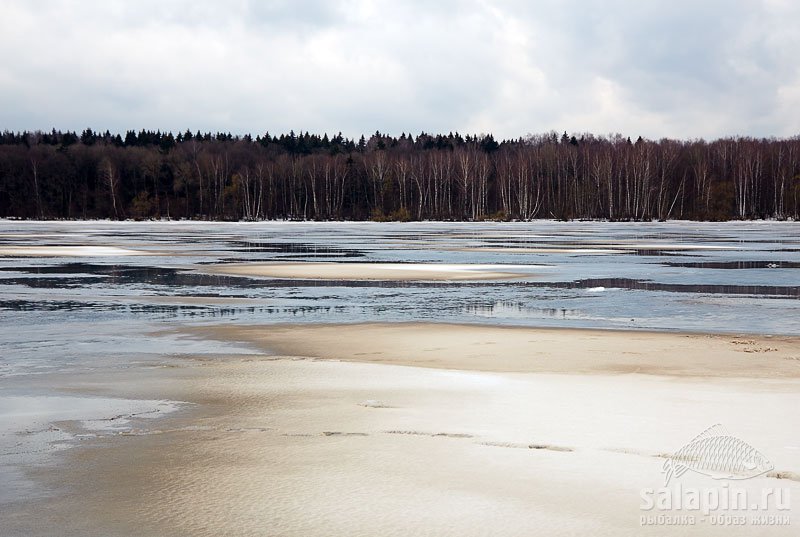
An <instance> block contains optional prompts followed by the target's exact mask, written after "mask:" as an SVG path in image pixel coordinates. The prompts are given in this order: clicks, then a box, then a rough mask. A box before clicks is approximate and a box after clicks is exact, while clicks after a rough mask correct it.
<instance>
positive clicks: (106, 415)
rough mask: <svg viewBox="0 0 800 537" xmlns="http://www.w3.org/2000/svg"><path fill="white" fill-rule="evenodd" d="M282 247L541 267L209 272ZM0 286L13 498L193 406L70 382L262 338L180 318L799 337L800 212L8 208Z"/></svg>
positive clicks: (278, 252)
mask: <svg viewBox="0 0 800 537" xmlns="http://www.w3.org/2000/svg"><path fill="white" fill-rule="evenodd" d="M264 262H287V263H289V262H290V263H306V262H327V263H330V262H336V263H392V264H411V263H415V264H436V265H441V264H445V265H448V266H456V267H457V266H460V265H481V266H483V268H485V269H486V270H490V271H494V270H495V269H497V270H504V271H511V272H514V273H517V274H521V275H523V277H521V278H506V279H488V280H481V281H447V280H440V281H423V280H415V281H403V280H402V279H401V280H395V281H365V280H353V279H350V280H348V279H337V280H322V279H304V280H298V279H277V278H263V277H262V278H257V277H245V276H226V275H220V274H213V273H210V272H209V267H212V266H215V267H216V268H217V269H218V268H219V266H220V265H227V264H231V263H264ZM409 266H411V265H409ZM457 270H461V269H458V268H457ZM0 289H1V290H2V292H1V293H0V325H1V326H2V328H3V329H2V331H0V409H1V410H0V479H2V481H3V482H4V483H5V484H6V488H5V493H4V495H0V504H2V503H3V502H6V501H15V499H21V498H24V497H27V496H29V495H30V494H35V493H36V492H35V488H34V487H33V485H32V484H31V482H30V481H29V480H27V479H25V478H24V477H23V474H22V473H21V470H20V468H22V467H26V468H29V467H31V465H37V464H45V463H46V461H47V460H48V458H47V456H48V454H51V453H55V452H58V451H60V450H61V449H63V448H65V447H69V446H71V445H74V444H75V443H76V442H80V441H81V440H82V439H85V438H95V437H102V436H103V435H107V434H116V433H114V430H113V429H112V433H109V432H108V429H107V424H114V426H115V427H122V428H123V432H125V431H127V429H125V427H129V425H127V423H128V421H127V420H130V419H132V417H134V416H137V417H155V416H157V415H160V414H163V413H166V412H172V411H173V410H175V409H178V408H180V407H181V403H180V402H170V401H161V400H158V399H153V400H141V399H124V398H123V397H119V396H118V395H117V394H116V393H114V392H110V393H109V394H110V395H113V396H116V397H114V398H108V397H105V396H102V394H92V393H88V394H87V393H76V392H75V391H74V390H72V391H70V390H62V389H60V388H59V387H60V386H65V385H70V384H71V385H75V384H76V383H77V384H78V385H79V384H80V379H81V377H82V376H83V375H95V376H97V375H100V376H102V375H105V374H107V373H117V374H120V373H121V372H125V371H134V370H136V369H137V368H138V369H141V368H153V367H165V366H169V365H170V363H171V362H172V361H175V363H177V362H178V361H179V360H181V359H182V357H185V356H193V357H198V356H199V357H202V356H204V355H205V356H208V357H216V356H220V355H228V354H243V353H244V354H246V353H253V352H256V351H255V350H253V349H250V348H247V347H245V346H244V345H242V346H232V345H230V344H226V343H216V342H213V341H208V340H203V339H198V338H193V337H189V336H187V335H186V334H185V333H182V332H180V331H178V330H176V329H178V328H181V327H186V326H202V325H212V324H213V325H218V324H226V323H230V324H262V325H268V324H270V323H361V322H370V321H380V322H413V321H440V322H456V323H480V324H492V325H509V326H510V325H517V326H529V327H576V328H577V327H591V328H604V329H627V330H667V331H694V332H725V333H750V334H776V335H777V334H787V335H799V334H800V226H799V225H798V224H796V223H778V222H746V223H739V222H736V223H723V224H716V223H686V222H681V223H677V222H670V223H644V224H643V223H601V222H571V223H562V222H549V221H547V222H535V223H479V224H465V223H409V224H378V223H275V222H270V223H197V222H163V223H119V222H13V221H3V222H0ZM164 374H165V375H166V374H168V370H166V369H165V370H164ZM109 394H106V395H109ZM67 410H68V411H67ZM120 417H122V418H123V419H121V418H120ZM62 422H63V423H62ZM67 422H69V423H81V424H82V425H80V426H79V427H77V428H76V427H75V426H74V425H68V424H65V423H67ZM53 424H56V425H53ZM117 432H119V431H117ZM128 432H129V431H128Z"/></svg>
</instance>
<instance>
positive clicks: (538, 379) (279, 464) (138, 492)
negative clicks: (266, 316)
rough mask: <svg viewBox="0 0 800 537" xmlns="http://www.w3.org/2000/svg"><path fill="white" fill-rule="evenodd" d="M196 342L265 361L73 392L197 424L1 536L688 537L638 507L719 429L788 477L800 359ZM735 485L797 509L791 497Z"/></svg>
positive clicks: (718, 339) (388, 330)
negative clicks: (152, 406)
mask: <svg viewBox="0 0 800 537" xmlns="http://www.w3.org/2000/svg"><path fill="white" fill-rule="evenodd" d="M189 334H191V335H193V336H194V337H213V338H219V339H230V340H232V341H236V342H237V343H239V344H251V345H256V346H259V347H261V348H262V349H263V350H264V354H263V355H262V356H248V357H242V356H238V357H237V356H231V357H228V358H226V359H220V360H209V359H203V360H199V359H191V358H187V359H185V360H184V361H183V362H181V366H180V367H173V368H169V369H161V370H152V369H149V370H142V369H130V370H126V371H120V372H119V373H118V376H117V377H115V378H109V377H108V376H107V375H104V376H97V375H95V376H93V373H92V372H82V373H81V374H80V375H76V378H75V381H74V382H75V386H74V389H82V390H91V391H103V392H108V393H115V394H118V395H119V396H122V397H133V396H136V395H138V397H141V398H143V399H148V398H149V399H156V398H157V399H161V398H168V399H171V400H182V401H188V402H191V403H195V405H191V406H190V407H189V410H186V411H184V412H182V413H173V414H170V415H169V416H167V417H166V418H164V419H162V420H158V423H157V425H153V424H150V423H148V424H145V425H142V426H141V427H142V429H140V430H139V432H138V433H137V434H136V435H132V436H130V435H129V436H124V437H116V438H110V439H105V440H104V441H103V442H98V443H97V444H95V445H92V446H91V447H89V448H86V449H77V450H72V451H71V452H69V454H68V456H67V457H68V458H67V460H66V461H65V462H64V463H63V464H62V465H61V466H60V467H59V468H58V469H57V471H54V470H53V468H46V469H42V470H41V471H39V472H38V473H37V475H38V477H39V478H40V479H41V480H42V481H43V482H44V483H48V484H49V485H50V486H51V487H52V488H53V490H54V491H55V492H56V496H55V497H54V498H46V499H43V500H39V501H31V502H29V503H27V504H26V505H24V506H16V507H14V508H13V509H7V510H6V515H7V516H6V517H5V519H4V522H2V524H4V525H5V526H4V527H5V529H7V530H9V531H8V533H9V534H13V535H17V534H28V535H48V531H47V530H51V529H52V528H59V531H60V533H61V534H62V535H66V536H70V537H72V536H77V535H86V534H91V535H105V536H128V535H134V534H135V535H162V536H188V535H192V536H206V535H207V536H216V535H223V534H224V535H257V536H260V535H264V536H268V535H287V536H295V535H296V536H310V537H315V536H330V535H334V536H340V535H341V536H348V537H349V536H364V537H366V536H374V535H387V536H394V535H397V536H404V535H422V536H441V535H445V536H447V535H454V536H455V535H458V536H473V535H474V536H478V535H481V536H482V535H514V536H516V535H519V536H522V535H598V536H603V535H608V536H612V535H613V536H619V535H622V536H638V535H642V534H648V535H667V536H670V535H683V534H685V528H674V527H664V526H661V527H651V528H642V527H641V526H640V517H641V516H642V515H643V512H642V510H641V509H640V505H641V498H640V491H641V489H642V488H643V487H648V488H658V487H660V486H662V485H663V474H662V473H661V467H662V464H663V462H664V458H663V455H664V454H669V453H671V452H673V451H675V450H677V449H679V448H680V447H681V446H682V445H683V444H684V443H686V442H687V441H689V440H690V439H691V438H693V437H694V436H695V435H696V434H697V433H699V432H700V431H702V430H704V429H705V428H707V427H708V426H709V425H712V424H714V423H723V424H724V425H726V427H727V428H728V429H729V430H730V431H731V433H733V434H736V435H738V436H740V437H742V438H744V439H746V440H747V441H748V442H749V443H751V444H752V445H754V446H756V447H757V448H758V449H759V450H760V451H762V452H763V453H764V454H766V455H767V456H768V457H769V458H770V460H771V461H772V462H773V463H774V465H775V469H776V470H779V471H782V472H786V473H787V475H798V474H800V440H799V439H798V436H797V430H798V429H800V419H799V418H798V417H797V413H796V409H797V408H798V405H800V379H798V375H797V373H798V371H797V370H798V369H800V366H798V361H797V360H796V359H795V358H797V357H800V353H798V351H800V343H799V342H798V340H797V339H791V338H750V337H733V336H710V337H709V336H699V335H680V334H648V333H634V332H601V331H579V330H534V329H516V328H495V327H484V326H459V325H445V324H403V325H380V324H373V325H338V326H333V325H331V326H308V325H305V326H279V327H274V326H260V327H233V326H230V325H227V326H218V327H207V328H204V329H197V330H195V329H193V330H191V331H190V332H189ZM767 349H777V350H767ZM582 353H586V354H582ZM419 366H423V367H419ZM548 371H549V372H548ZM554 371H555V372H554ZM637 371H638V372H637ZM645 372H646V373H648V374H644V373H645ZM589 373H590V374H589ZM681 479H682V483H683V486H694V487H709V486H717V485H718V484H719V482H717V481H714V480H711V479H709V478H706V477H704V476H699V475H697V474H692V473H689V474H686V475H684V476H683V477H682V478H681ZM741 486H743V487H745V488H746V489H747V490H748V491H751V492H752V493H753V494H758V493H759V491H760V490H761V489H762V488H763V487H787V488H788V489H790V491H791V494H792V495H793V496H795V497H798V495H800V483H799V482H797V481H794V480H791V479H788V480H787V479H776V478H773V477H768V476H762V477H758V478H754V479H750V480H747V481H746V482H742V483H741ZM45 507H46V508H45ZM34 512H35V513H36V516H35V517H32V516H31V513H34ZM794 523H795V524H796V523H797V521H795V522H794ZM18 530H26V532H27V533H23V532H21V531H18ZM676 530H677V531H676ZM690 530H691V531H690V534H692V535H751V534H753V528H752V527H749V526H748V527H729V526H712V525H709V524H698V525H697V526H696V527H694V528H690ZM794 531H795V528H794V527H793V526H789V527H773V528H767V529H766V530H765V532H764V533H763V534H764V535H794Z"/></svg>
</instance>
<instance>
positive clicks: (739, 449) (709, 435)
mask: <svg viewBox="0 0 800 537" xmlns="http://www.w3.org/2000/svg"><path fill="white" fill-rule="evenodd" d="M773 468H774V466H773V465H772V463H771V462H770V461H769V460H768V459H767V458H766V457H765V456H764V455H763V454H762V453H761V452H760V451H758V450H757V449H756V448H754V447H753V446H751V445H750V444H748V443H747V442H745V441H744V440H741V439H739V438H736V437H735V436H732V435H731V434H730V433H728V431H727V430H726V429H725V427H723V426H722V425H721V424H719V423H718V424H716V425H712V426H711V427H709V428H708V429H706V430H705V431H703V432H702V433H700V434H699V435H697V436H696V437H694V438H693V439H692V441H691V442H689V443H688V444H686V445H684V446H683V447H682V448H680V449H679V450H678V451H676V452H675V453H674V454H673V455H672V456H671V457H669V458H668V459H667V460H666V461H664V466H663V467H662V469H661V471H662V473H664V474H666V475H665V482H664V486H667V485H669V482H670V480H671V479H672V477H673V476H674V477H680V476H682V475H683V474H685V473H686V472H687V471H688V470H692V471H693V472H697V473H698V474H702V475H705V476H708V477H711V478H713V479H750V478H751V477H756V476H759V475H761V474H764V473H766V472H769V471H770V470H772V469H773Z"/></svg>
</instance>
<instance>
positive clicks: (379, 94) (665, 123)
mask: <svg viewBox="0 0 800 537" xmlns="http://www.w3.org/2000/svg"><path fill="white" fill-rule="evenodd" d="M434 4H435V5H434V6H433V7H432V6H429V5H427V4H426V3H424V2H421V1H408V2H402V3H400V2H390V1H386V0H381V1H367V0H342V1H338V2H337V1H315V0H301V1H298V0H294V1H290V0H282V1H272V2H264V1H261V2H260V1H256V0H249V1H248V0H238V1H232V2H226V3H220V2H213V1H208V0H206V1H203V0H194V1H191V2H189V1H183V0H175V1H172V2H157V1H152V0H143V1H139V2H125V1H105V2H88V1H85V2H71V1H67V0H62V1H56V0H52V1H40V2H30V1H25V0H6V1H5V2H4V4H3V7H2V12H3V13H2V15H3V16H2V17H0V47H2V50H3V51H4V54H3V57H2V59H1V60H0V103H2V106H0V129H2V128H7V129H37V128H38V129H49V128H50V127H53V126H55V127H58V128H62V129H82V128H84V127H86V126H92V127H93V128H99V129H106V128H108V129H111V130H112V131H118V130H124V129H128V128H135V129H139V128H160V129H171V130H183V129H185V128H187V127H188V128H191V129H193V130H194V129H200V130H230V131H232V132H237V133H244V132H253V133H257V132H263V131H265V130H270V131H272V132H283V131H288V130H289V129H294V130H311V131H317V132H321V131H327V132H336V131H340V130H341V131H342V132H344V133H345V134H347V135H350V136H354V135H358V134H360V133H362V132H365V133H369V132H374V131H375V130H381V131H388V132H391V133H396V134H399V133H400V132H401V131H406V132H408V131H413V132H419V131H421V130H426V131H451V130H453V131H455V130H458V131H461V132H488V131H492V132H494V133H495V134H496V135H497V136H498V137H501V138H502V137H516V136H520V135H524V134H525V133H528V132H543V131H547V130H550V129H556V130H569V131H592V132H595V133H598V134H603V133H608V132H623V133H625V134H629V135H631V136H635V135H638V134H642V135H645V136H648V137H654V138H657V137H661V136H671V137H682V138H693V137H701V136H702V137H716V136H724V135H731V134H744V135H757V136H769V135H778V136H788V135H794V134H798V133H800V115H798V114H797V113H796V112H795V111H796V110H797V109H798V106H800V60H798V59H797V57H796V55H795V54H794V51H796V50H799V49H800V37H798V33H797V32H796V31H795V28H796V26H797V24H798V23H799V22H800V8H798V7H797V3H796V2H793V1H791V0H762V1H761V2H757V1H755V0H753V1H741V2H736V1H705V2H697V1H692V2H689V1H675V0H673V1H671V2H665V1H655V0H654V1H649V2H638V3H635V2H629V1H622V0H604V1H600V0H585V1H578V0H568V1H558V0H541V1H538V2H526V1H524V0H506V1H497V2H490V1H488V0H485V1H480V0H472V1H469V0H467V1H453V0H447V1H442V2H436V3H434Z"/></svg>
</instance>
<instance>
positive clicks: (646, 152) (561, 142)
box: [0, 129, 800, 221]
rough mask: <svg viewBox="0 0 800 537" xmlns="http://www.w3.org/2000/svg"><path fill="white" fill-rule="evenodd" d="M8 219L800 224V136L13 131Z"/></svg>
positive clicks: (1, 173)
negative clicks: (500, 136)
mask: <svg viewBox="0 0 800 537" xmlns="http://www.w3.org/2000/svg"><path fill="white" fill-rule="evenodd" d="M0 217H8V218H24V219H94V218H111V219H163V218H169V219H203V220H268V219H290V220H378V221H389V220H399V221H407V220H459V221H461V220H463V221H477V220H532V219H537V218H551V219H604V220H637V221H641V220H667V219H693V220H735V219H741V220H743V219H765V218H775V219H794V220H797V219H800V136H798V137H792V138H788V139H776V138H769V139H755V138H746V137H736V138H724V139H719V140H714V141H710V142H707V141H704V140H691V141H680V140H672V139H662V140H657V141H655V140H646V139H643V138H641V137H640V138H638V139H636V140H635V141H632V140H631V139H630V138H627V137H624V136H622V135H611V136H594V135H591V134H574V135H568V134H567V133H566V132H565V133H563V134H558V133H555V132H550V133H547V134H541V135H529V136H527V137H524V138H519V139H514V140H504V141H501V142H497V141H496V140H495V139H494V137H493V136H491V135H466V136H462V135H460V134H458V133H456V134H453V133H450V134H447V135H441V134H439V135H431V134H426V133H424V132H423V133H420V134H419V135H417V136H412V135H407V134H402V135H401V136H400V137H396V136H389V135H385V134H381V133H380V132H376V133H375V134H373V135H372V136H370V137H369V138H366V137H364V136H361V138H360V139H359V140H357V141H356V140H355V139H348V138H345V137H343V136H342V135H341V133H340V134H337V135H335V136H331V137H329V136H328V135H327V134H326V135H323V136H319V135H316V134H310V133H307V132H305V133H303V132H301V133H300V134H295V133H294V132H291V133H289V134H281V135H280V136H277V135H276V136H273V135H270V134H269V133H266V134H263V135H259V136H256V137H255V138H253V137H252V136H251V135H244V136H233V135H231V134H229V133H216V134H212V133H200V132H196V133H192V132H190V131H186V132H184V133H178V134H177V135H174V134H173V133H171V132H167V133H162V132H160V131H155V132H153V131H145V130H142V131H140V132H135V131H128V132H126V133H125V135H124V136H123V135H120V134H112V133H110V132H108V131H106V132H105V133H101V132H94V131H92V130H91V129H86V130H84V131H83V132H82V133H80V134H78V133H77V132H69V131H67V132H62V131H56V130H55V129H54V130H52V131H51V132H40V131H36V132H10V131H5V132H3V133H2V134H0Z"/></svg>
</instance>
